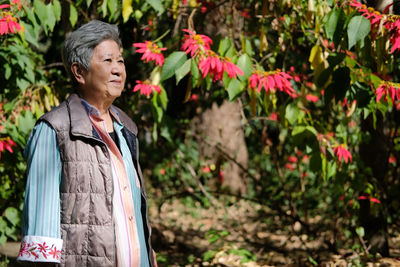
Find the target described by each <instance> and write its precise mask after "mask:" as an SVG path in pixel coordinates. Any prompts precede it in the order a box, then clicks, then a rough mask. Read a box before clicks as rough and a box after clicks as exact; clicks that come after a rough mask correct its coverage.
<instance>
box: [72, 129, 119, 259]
mask: <svg viewBox="0 0 400 267" xmlns="http://www.w3.org/2000/svg"><path fill="white" fill-rule="evenodd" d="M74 135H75V136H80V137H85V138H88V139H92V140H95V141H97V142H99V143H100V144H101V145H102V147H105V149H106V151H107V152H106V153H107V155H108V159H109V160H110V170H111V224H112V227H113V231H114V246H113V259H112V261H113V265H114V266H117V265H116V258H117V256H116V254H115V253H116V249H115V245H116V237H115V226H114V205H113V200H114V178H113V177H112V164H111V155H110V152H109V151H108V149H107V144H106V143H104V142H103V140H101V139H98V138H96V137H93V136H88V135H83V134H74Z"/></svg>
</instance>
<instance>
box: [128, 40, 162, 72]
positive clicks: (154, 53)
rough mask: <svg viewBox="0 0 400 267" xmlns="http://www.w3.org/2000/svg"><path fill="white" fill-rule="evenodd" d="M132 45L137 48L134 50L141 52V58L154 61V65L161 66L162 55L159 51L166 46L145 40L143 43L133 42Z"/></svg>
mask: <svg viewBox="0 0 400 267" xmlns="http://www.w3.org/2000/svg"><path fill="white" fill-rule="evenodd" d="M133 46H134V47H136V48H139V49H137V50H136V52H138V53H143V56H142V57H141V58H140V59H141V60H146V62H149V61H155V62H156V65H159V66H162V65H163V64H164V56H163V54H162V53H161V51H164V50H166V49H167V48H161V47H159V46H158V45H157V44H155V43H153V42H151V41H145V42H144V43H134V44H133Z"/></svg>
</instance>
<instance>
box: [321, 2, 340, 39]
mask: <svg viewBox="0 0 400 267" xmlns="http://www.w3.org/2000/svg"><path fill="white" fill-rule="evenodd" d="M340 11H341V9H336V8H334V9H332V10H331V11H330V12H329V13H328V14H327V15H326V22H325V25H324V26H325V33H326V37H327V38H328V39H330V40H332V39H333V35H334V34H335V31H336V27H337V23H338V20H339V16H340Z"/></svg>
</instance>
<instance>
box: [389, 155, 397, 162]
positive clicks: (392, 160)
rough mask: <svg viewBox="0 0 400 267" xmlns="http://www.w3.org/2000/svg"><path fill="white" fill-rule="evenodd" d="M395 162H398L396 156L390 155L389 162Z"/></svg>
mask: <svg viewBox="0 0 400 267" xmlns="http://www.w3.org/2000/svg"><path fill="white" fill-rule="evenodd" d="M391 163H392V164H393V163H396V158H395V157H394V156H390V157H389V164H391Z"/></svg>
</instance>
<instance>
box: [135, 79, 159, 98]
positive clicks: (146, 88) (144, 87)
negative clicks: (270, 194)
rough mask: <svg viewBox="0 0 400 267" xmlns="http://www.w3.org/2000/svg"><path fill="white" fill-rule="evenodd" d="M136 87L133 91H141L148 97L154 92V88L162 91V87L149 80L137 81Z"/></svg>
mask: <svg viewBox="0 0 400 267" xmlns="http://www.w3.org/2000/svg"><path fill="white" fill-rule="evenodd" d="M136 83H137V84H136V85H135V87H133V92H137V91H140V94H141V95H145V96H147V97H149V96H150V94H151V93H152V92H153V89H154V90H155V91H157V92H158V93H161V88H160V86H158V85H155V84H151V83H150V82H148V81H144V82H142V81H136Z"/></svg>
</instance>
